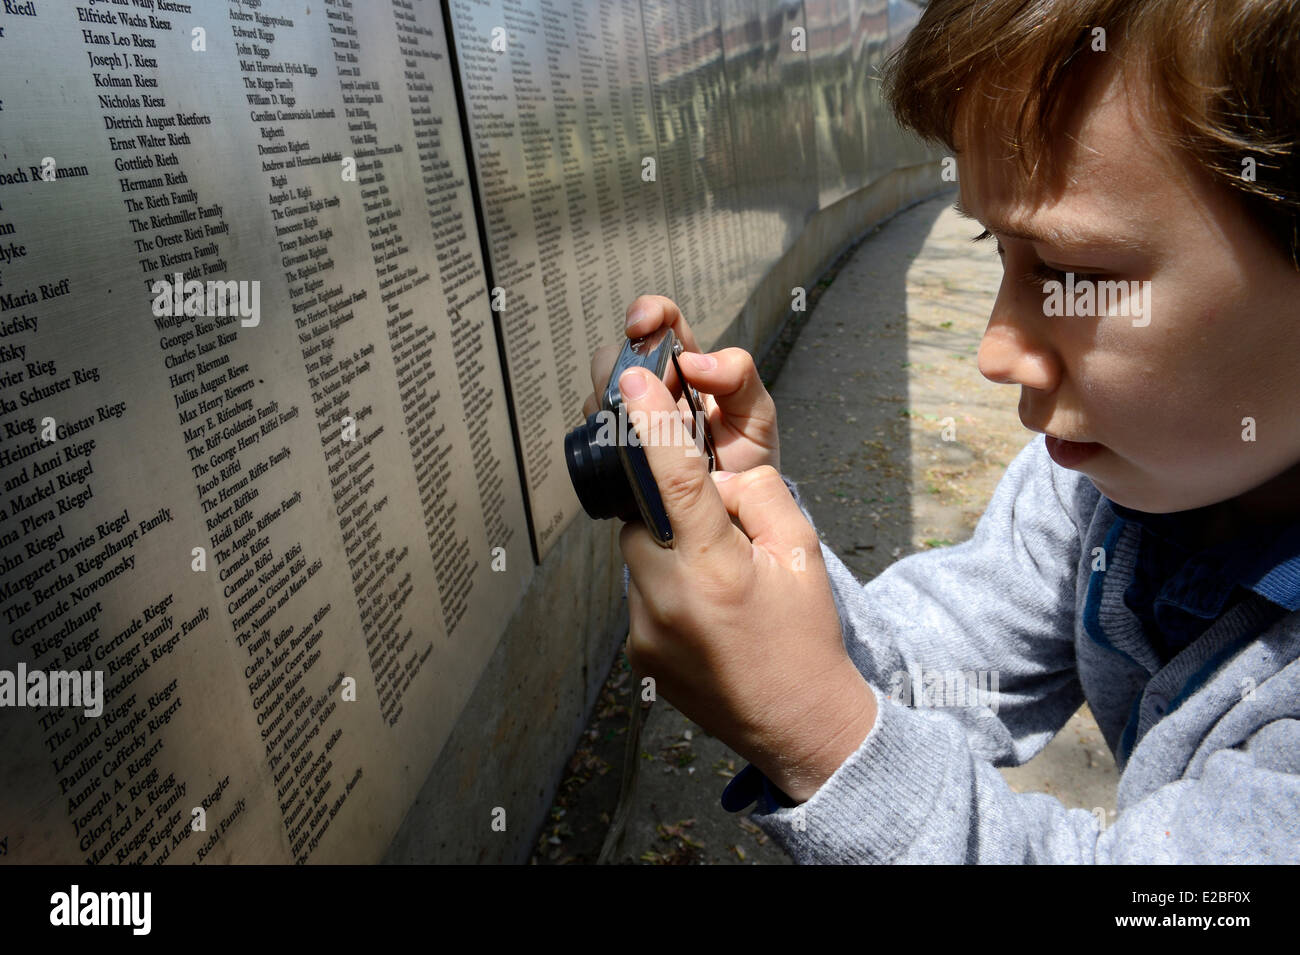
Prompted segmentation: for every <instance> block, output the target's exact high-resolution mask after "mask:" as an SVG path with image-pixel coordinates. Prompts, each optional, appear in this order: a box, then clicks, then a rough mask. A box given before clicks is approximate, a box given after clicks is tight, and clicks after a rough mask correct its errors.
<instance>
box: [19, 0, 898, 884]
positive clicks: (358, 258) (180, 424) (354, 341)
mask: <svg viewBox="0 0 1300 955" xmlns="http://www.w3.org/2000/svg"><path fill="white" fill-rule="evenodd" d="M915 15H916V13H915V6H914V5H913V4H910V3H907V2H900V0H888V2H886V0H871V2H850V0H806V2H803V3H799V2H795V3H790V2H781V0H754V2H746V0H716V2H715V0H687V2H669V0H643V2H637V0H626V2H624V0H585V2H583V0H557V2H548V0H538V2H521V0H447V2H446V3H442V4H440V3H437V2H433V0H284V2H276V0H228V2H226V0H223V2H207V0H190V2H177V0H84V2H76V0H15V2H13V3H6V4H5V8H4V13H3V15H2V18H0V56H2V60H0V64H2V65H0V154H2V156H3V158H2V159H0V487H2V488H3V492H2V494H0V567H2V569H3V581H2V582H0V615H2V616H3V621H4V634H5V637H6V638H7V639H4V640H0V647H2V648H3V649H0V761H2V767H0V849H3V852H2V853H0V855H3V861H5V862H82V861H85V862H91V863H98V862H113V863H116V862H142V863H152V862H169V863H174V862H210V861H217V862H222V861H238V862H289V861H295V862H305V861H312V862H341V861H372V860H374V859H376V858H378V857H379V855H380V854H381V853H382V851H383V849H384V847H385V846H386V845H387V843H388V841H389V839H391V837H392V835H393V833H394V831H395V830H396V828H397V826H398V824H399V823H400V822H401V821H402V819H403V816H404V815H405V813H406V811H407V809H408V807H409V806H410V805H411V802H412V800H413V798H414V796H415V793H416V792H417V791H418V789H419V787H420V786H421V784H422V783H423V782H424V781H425V778H426V776H427V775H428V773H429V771H430V769H431V767H432V766H433V764H434V760H435V757H436V756H437V754H438V752H439V750H440V748H441V747H442V745H443V743H444V742H445V741H446V739H447V737H448V735H449V734H450V732H451V730H452V728H453V726H454V725H455V723H456V721H457V719H458V717H459V716H460V714H461V711H462V708H463V707H464V704H465V702H466V701H467V699H468V698H469V696H470V694H471V692H472V690H473V689H474V686H475V683H476V681H477V679H478V677H479V675H480V673H481V672H482V669H483V667H484V666H485V664H486V662H487V660H488V658H489V656H490V655H491V654H492V652H493V650H494V648H495V647H496V644H497V642H498V640H499V639H500V637H501V635H502V633H503V631H504V630H505V628H506V625H507V622H508V620H509V618H510V615H511V613H512V611H513V610H514V608H515V607H516V606H517V604H518V603H519V600H520V599H521V597H522V595H523V594H524V593H525V591H526V590H527V588H528V586H529V583H530V580H531V578H532V575H533V571H534V567H535V561H536V560H539V559H545V557H546V555H547V554H548V553H549V552H550V551H551V549H552V548H553V546H554V544H555V541H556V539H557V537H558V536H559V534H560V532H561V531H562V530H563V529H564V528H565V527H566V526H567V525H568V524H569V522H570V521H571V520H572V519H573V518H574V517H575V516H576V515H577V514H578V513H579V508H578V504H577V500H576V498H575V497H574V495H573V492H572V489H571V487H570V484H569V479H568V475H567V472H566V470H565V466H564V462H563V460H562V457H561V454H560V448H561V439H562V437H563V434H564V432H565V431H566V430H567V429H568V428H569V427H571V426H573V425H574V424H575V423H577V421H578V420H579V419H580V408H581V403H582V399H583V397H584V396H585V394H586V393H587V391H588V390H589V387H590V382H589V380H588V372H587V364H588V358H589V356H590V354H591V352H592V351H593V350H594V349H595V348H596V347H597V346H598V345H600V344H602V343H605V342H612V341H615V340H617V339H618V338H619V337H620V336H621V334H622V332H621V327H620V323H621V318H622V315H623V311H624V309H625V308H626V306H627V304H628V303H629V302H630V301H631V300H632V299H633V298H634V297H636V295H638V294H641V293H645V292H658V293H663V294H667V295H670V296H673V297H674V298H675V299H676V300H677V301H678V302H679V303H681V305H682V307H683V310H684V311H685V313H686V314H687V316H688V317H689V318H690V320H691V322H692V324H693V326H694V327H695V328H696V329H697V331H698V333H699V335H700V337H701V339H702V341H703V342H706V343H711V342H714V341H715V340H717V339H718V337H719V336H720V335H721V334H722V333H723V332H724V331H725V329H726V328H727V326H728V324H729V323H730V322H731V321H732V320H733V319H734V318H735V316H736V315H737V313H738V312H739V310H740V309H741V307H742V306H743V304H744V303H745V300H746V298H747V296H748V295H749V293H750V291H751V290H752V289H753V288H754V287H755V286H756V284H757V283H758V281H759V280H760V279H761V278H762V277H763V275H764V274H765V273H766V272H767V270H768V269H769V268H770V267H771V265H772V263H774V262H775V261H776V260H777V259H778V258H779V257H780V256H781V255H782V254H784V253H785V252H786V251H787V250H788V249H789V248H790V247H791V245H792V243H793V242H794V241H795V239H796V238H797V237H798V235H799V233H800V231H801V230H802V229H803V227H804V225H805V223H806V222H807V220H808V218H809V217H810V216H811V215H813V214H814V213H815V212H816V211H817V210H818V209H819V208H823V207H825V206H826V205H828V204H830V203H833V202H835V201H836V200H837V199H839V198H842V197H843V196H845V195H848V194H850V193H851V192H853V191H854V190H856V189H860V188H862V187H863V186H865V185H867V184H869V182H870V181H871V180H872V179H873V178H875V177H878V176H880V175H883V174H884V173H886V172H888V171H889V170H890V169H892V168H893V167H894V166H896V165H899V164H905V163H908V162H913V161H919V159H920V157H921V155H922V154H921V153H920V152H919V151H918V149H917V147H916V146H915V145H914V144H911V143H909V142H907V141H905V140H903V139H902V138H901V137H899V136H898V134H897V133H896V132H894V130H893V129H892V127H890V126H889V125H888V124H887V122H886V121H885V119H884V117H883V115H882V114H881V112H880V106H879V102H878V92H876V91H874V90H873V89H872V84H873V83H874V82H875V81H874V80H873V79H872V78H871V72H872V69H873V68H874V67H875V66H876V65H877V64H878V63H879V62H880V59H881V57H882V56H883V55H884V53H885V52H886V51H887V50H888V48H889V47H890V46H891V45H892V44H895V43H897V42H898V40H899V37H900V33H901V32H902V31H903V30H905V29H906V27H907V26H909V25H910V23H911V22H912V20H914V19H915Z"/></svg>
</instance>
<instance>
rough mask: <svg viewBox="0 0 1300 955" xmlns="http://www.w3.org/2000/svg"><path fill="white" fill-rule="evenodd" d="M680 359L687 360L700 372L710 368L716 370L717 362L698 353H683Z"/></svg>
mask: <svg viewBox="0 0 1300 955" xmlns="http://www.w3.org/2000/svg"><path fill="white" fill-rule="evenodd" d="M682 357H684V358H689V359H690V362H691V364H692V365H694V366H695V367H696V368H697V369H699V370H700V371H708V370H709V369H710V368H716V367H717V364H718V360H717V359H716V358H714V357H713V356H712V355H701V354H700V353H699V352H695V351H688V352H683V353H682Z"/></svg>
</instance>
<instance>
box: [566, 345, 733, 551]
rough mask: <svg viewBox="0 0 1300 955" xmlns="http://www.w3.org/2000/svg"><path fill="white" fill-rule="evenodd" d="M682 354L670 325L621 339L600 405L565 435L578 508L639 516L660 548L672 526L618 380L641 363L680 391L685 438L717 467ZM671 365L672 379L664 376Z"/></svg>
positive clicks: (668, 542)
mask: <svg viewBox="0 0 1300 955" xmlns="http://www.w3.org/2000/svg"><path fill="white" fill-rule="evenodd" d="M681 353H682V343H681V342H680V341H678V340H677V336H676V335H674V334H673V331H672V329H671V328H661V329H659V330H658V331H655V332H652V333H651V334H649V335H646V336H645V337H644V338H635V339H629V340H628V341H625V342H624V343H623V348H622V349H621V350H620V351H619V353H618V359H617V360H616V361H615V362H614V370H613V371H612V372H610V376H609V384H607V385H606V386H605V390H604V392H603V393H602V394H601V396H600V407H599V409H598V410H596V411H595V412H593V413H592V414H590V415H588V416H587V421H586V423H585V424H580V425H578V427H576V428H574V429H573V430H572V431H570V432H569V433H568V434H567V435H565V437H564V457H565V460H566V461H567V462H568V465H569V477H570V478H571V479H572V481H573V489H574V490H575V491H576V492H577V493H578V500H579V501H580V502H582V508H583V510H585V511H586V512H587V514H588V515H590V516H591V517H593V518H596V519H597V520H603V519H605V518H610V517H617V518H619V519H621V520H624V521H634V520H638V519H640V520H641V521H642V522H644V524H645V526H646V527H647V528H648V529H649V530H650V534H651V536H652V537H654V539H655V543H657V544H659V545H660V546H661V547H672V546H673V528H672V525H671V524H670V523H669V521H668V514H667V512H666V511H665V510H664V504H663V499H662V498H661V497H660V496H659V487H658V485H657V484H655V479H654V475H653V474H652V473H651V472H650V462H649V461H648V460H646V454H645V448H643V447H642V446H641V440H640V437H639V436H638V435H637V433H636V430H635V429H634V428H633V427H632V426H631V424H630V423H629V422H628V420H627V418H628V416H627V406H626V405H625V404H624V401H623V392H622V390H621V389H620V388H619V384H618V380H619V377H620V376H621V375H622V374H623V372H624V371H626V370H627V369H629V368H633V367H641V368H646V369H648V370H649V371H650V372H652V373H653V374H654V375H655V377H657V378H659V379H660V380H661V381H663V382H664V384H665V385H667V386H668V390H669V391H670V392H672V393H673V395H674V396H676V395H677V394H678V393H679V390H680V393H681V394H682V395H683V396H685V398H686V404H687V406H688V407H689V408H690V413H691V414H690V418H691V420H690V423H689V432H688V433H689V435H690V438H691V440H692V441H693V442H694V443H695V446H696V447H697V448H698V449H699V451H700V453H701V454H702V455H704V456H705V457H706V458H707V460H708V465H709V470H710V471H713V470H714V469H716V468H717V467H718V460H717V454H716V453H715V451H714V448H713V435H712V433H711V432H710V431H709V422H708V418H707V416H706V415H705V413H704V401H703V399H701V397H700V393H699V392H698V391H696V390H695V389H694V388H693V387H691V385H690V383H689V382H687V380H686V377H685V376H684V375H683V374H682V369H681V366H680V365H679V364H678V362H677V356H678V355H680V354H681ZM670 369H671V370H672V372H673V376H674V378H675V380H673V379H672V378H669V377H668V375H669V370H670ZM611 439H612V440H611Z"/></svg>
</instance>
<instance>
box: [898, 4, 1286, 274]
mask: <svg viewBox="0 0 1300 955" xmlns="http://www.w3.org/2000/svg"><path fill="white" fill-rule="evenodd" d="M1097 28H1101V29H1103V30H1104V31H1105V32H1104V34H1101V37H1102V43H1103V45H1104V48H1105V49H1107V50H1108V51H1109V52H1108V53H1106V54H1102V53H1100V52H1098V51H1097V46H1098V36H1099V35H1098V33H1097V32H1096V31H1097ZM1121 48H1122V49H1123V51H1124V53H1125V54H1127V55H1128V58H1127V59H1126V60H1125V61H1124V62H1125V66H1126V67H1129V66H1134V65H1140V66H1142V67H1143V68H1144V70H1143V75H1144V76H1145V77H1146V78H1147V80H1148V81H1149V82H1150V84H1151V85H1150V87H1149V92H1150V93H1151V94H1152V95H1151V102H1152V103H1153V104H1154V105H1156V106H1157V107H1158V108H1160V109H1162V111H1163V116H1162V118H1163V126H1164V129H1163V130H1162V131H1163V132H1164V133H1165V134H1166V135H1167V136H1168V137H1169V138H1170V140H1171V141H1172V142H1173V143H1174V144H1175V145H1176V146H1178V147H1180V148H1181V149H1182V150H1184V151H1185V152H1186V154H1187V155H1189V156H1190V157H1191V158H1192V160H1193V161H1194V162H1195V163H1197V164H1198V165H1199V166H1200V167H1201V168H1203V169H1205V170H1206V171H1208V172H1209V173H1210V174H1211V175H1212V176H1213V177H1214V178H1215V179H1216V180H1217V181H1219V182H1221V183H1223V184H1224V185H1227V186H1228V187H1230V188H1232V189H1234V190H1236V191H1237V192H1238V194H1239V195H1240V196H1241V198H1242V201H1243V202H1244V203H1245V204H1246V208H1247V210H1248V212H1249V213H1250V215H1251V216H1252V217H1253V218H1254V219H1255V221H1256V222H1258V223H1259V224H1260V226H1261V227H1262V228H1264V229H1265V230H1266V231H1267V232H1268V233H1269V234H1270V235H1272V236H1273V237H1274V238H1275V239H1276V240H1277V242H1278V243H1279V244H1280V247H1281V248H1282V249H1283V250H1284V251H1285V253H1286V254H1287V255H1288V256H1289V257H1290V258H1291V260H1292V262H1293V263H1294V264H1295V265H1296V267H1297V268H1300V165H1298V164H1297V155H1296V152H1297V146H1298V143H1297V128H1298V127H1300V0H931V3H930V4H929V6H928V7H927V8H926V9H925V11H924V13H923V14H922V16H921V19H920V22H918V23H917V25H916V27H915V28H914V29H913V30H912V32H911V34H910V36H909V37H908V39H907V41H906V42H905V43H904V44H903V46H902V47H900V48H899V49H898V50H897V51H895V53H894V54H893V55H892V56H891V57H890V59H889V62H888V63H887V64H886V67H885V95H886V97H887V99H888V102H889V103H890V105H891V107H892V108H893V110H894V114H895V115H896V116H897V117H898V120H899V122H900V123H902V125H903V126H905V127H907V128H909V129H912V130H914V131H915V132H917V133H919V134H920V135H921V136H923V137H925V138H926V139H931V140H937V141H939V142H942V143H944V144H945V145H946V146H948V147H949V148H954V146H953V127H954V123H955V122H956V116H957V111H958V107H959V105H960V103H961V100H962V97H963V95H964V94H966V93H969V92H971V91H972V90H979V91H981V92H982V93H984V94H986V95H989V96H993V95H994V93H995V91H996V84H997V82H998V80H999V78H1001V77H1005V76H1017V77H1025V78H1026V79H1027V80H1028V88H1027V89H1026V90H1024V91H1023V95H1024V99H1023V103H1022V105H1021V106H1020V108H1019V110H1015V109H1012V111H1011V115H1012V122H1011V124H1010V125H1011V129H1010V130H1009V133H1010V136H1011V138H1012V142H1013V144H1014V145H1015V146H1016V147H1017V149H1018V150H1019V155H1020V157H1021V159H1022V160H1023V161H1024V162H1025V163H1026V164H1027V168H1028V164H1031V163H1036V162H1038V161H1039V160H1040V159H1042V158H1046V159H1048V160H1049V161H1050V155H1051V143H1052V140H1053V136H1054V133H1055V131H1056V129H1057V128H1058V124H1060V123H1061V122H1062V121H1063V119H1064V115H1065V112H1066V111H1065V110H1064V108H1063V107H1064V105H1065V104H1066V103H1068V102H1069V101H1071V100H1072V99H1074V97H1072V96H1071V95H1069V94H1070V93H1071V91H1072V89H1073V88H1074V84H1076V83H1079V82H1082V81H1084V80H1086V78H1087V77H1089V76H1091V75H1092V74H1093V73H1094V72H1095V71H1096V68H1097V65H1098V61H1097V60H1095V59H1093V58H1095V57H1097V56H1101V55H1107V56H1110V55H1114V54H1115V53H1116V52H1119V51H1120V50H1121ZM1247 158H1251V159H1253V160H1254V181H1250V177H1248V176H1246V175H1244V171H1245V170H1246V169H1247V168H1248V164H1246V163H1245V162H1244V160H1245V159H1247Z"/></svg>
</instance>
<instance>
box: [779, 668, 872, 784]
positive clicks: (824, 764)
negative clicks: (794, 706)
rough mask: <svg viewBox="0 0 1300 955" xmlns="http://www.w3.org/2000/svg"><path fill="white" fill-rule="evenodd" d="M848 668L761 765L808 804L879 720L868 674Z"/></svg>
mask: <svg viewBox="0 0 1300 955" xmlns="http://www.w3.org/2000/svg"><path fill="white" fill-rule="evenodd" d="M845 664H846V668H845V669H844V670H843V671H842V672H841V673H840V674H838V675H837V679H836V680H835V681H834V685H833V686H832V687H830V688H828V690H829V691H828V692H826V693H825V694H824V695H820V697H819V702H818V703H817V704H816V706H815V708H814V709H813V710H811V711H810V712H809V713H808V714H806V715H805V717H804V718H803V719H801V720H798V721H796V722H795V723H794V726H795V729H794V731H793V732H791V733H787V734H786V735H785V738H784V740H783V742H782V743H781V744H780V745H779V747H775V748H774V751H773V753H772V755H771V756H770V757H768V758H765V759H763V760H762V762H759V761H758V760H755V761H754V763H755V765H756V766H757V767H758V768H759V769H760V770H761V771H762V772H763V774H764V775H765V776H767V778H768V779H769V780H770V781H771V782H772V784H773V785H775V786H777V787H778V788H779V789H780V790H781V791H782V792H784V793H785V794H786V795H788V796H789V797H790V798H791V799H793V800H794V801H795V802H796V803H801V802H806V801H807V800H808V799H810V798H812V796H813V795H814V794H815V793H816V792H817V790H819V789H820V788H821V787H822V786H823V785H825V783H826V781H827V780H828V779H830V778H831V777H832V776H833V775H835V771H836V770H838V769H839V768H840V766H842V765H843V764H844V761H845V760H846V759H848V758H849V757H850V756H852V755H853V753H854V752H856V751H857V749H858V747H859V746H861V745H862V741H863V740H864V739H866V738H867V734H869V733H870V732H871V728H872V727H873V726H874V725H875V721H876V695H875V693H874V692H873V691H872V689H871V687H870V686H868V685H867V682H866V680H864V679H863V678H862V674H861V673H859V672H858V670H857V668H856V667H855V666H853V664H852V662H851V661H850V660H848V659H847V658H846V659H845Z"/></svg>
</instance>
